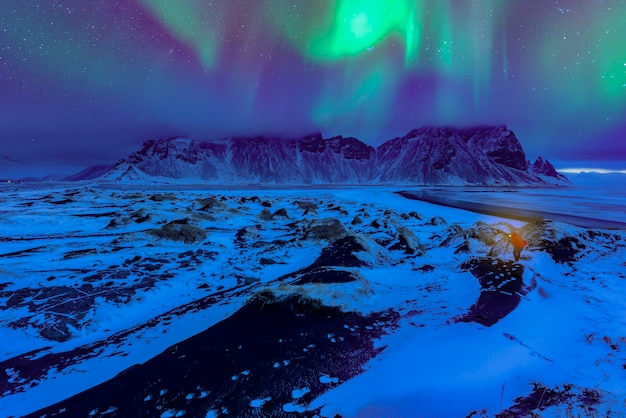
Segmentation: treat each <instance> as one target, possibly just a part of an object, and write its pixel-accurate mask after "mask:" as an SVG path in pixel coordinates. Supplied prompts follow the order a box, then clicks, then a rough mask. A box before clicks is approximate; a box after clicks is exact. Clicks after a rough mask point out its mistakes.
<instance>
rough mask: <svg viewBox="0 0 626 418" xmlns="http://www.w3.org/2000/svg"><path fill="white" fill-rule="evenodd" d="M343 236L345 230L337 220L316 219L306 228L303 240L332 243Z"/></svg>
mask: <svg viewBox="0 0 626 418" xmlns="http://www.w3.org/2000/svg"><path fill="white" fill-rule="evenodd" d="M345 234H346V229H345V228H344V226H343V225H342V224H341V222H339V220H338V219H335V218H327V219H316V220H314V221H312V222H311V223H310V224H309V225H308V226H307V227H306V231H305V234H304V238H305V239H322V240H328V241H332V240H335V239H337V238H340V237H343V236H344V235H345Z"/></svg>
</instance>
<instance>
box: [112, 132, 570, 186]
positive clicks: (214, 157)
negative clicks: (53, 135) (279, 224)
mask: <svg viewBox="0 0 626 418" xmlns="http://www.w3.org/2000/svg"><path fill="white" fill-rule="evenodd" d="M537 161H538V162H536V163H535V164H534V165H532V166H530V165H529V163H527V161H526V155H525V153H524V150H523V149H522V146H521V144H520V142H519V141H518V139H517V137H516V136H515V134H514V133H513V132H512V131H511V130H509V129H507V127H506V126H496V127H493V126H488V127H474V128H467V129H457V128H451V127H426V128H420V129H414V130H412V131H411V132H409V133H408V134H407V135H405V136H403V137H400V138H394V139H391V140H389V141H387V142H385V143H384V144H382V145H381V146H380V147H378V149H375V148H373V147H371V146H369V145H367V144H365V143H363V142H361V141H359V140H358V139H356V138H344V137H342V136H336V137H332V138H329V139H324V138H323V137H322V135H321V134H319V133H318V134H313V135H308V136H304V137H301V138H295V139H294V138H290V139H284V138H277V137H264V136H255V137H237V138H230V139H227V140H225V141H222V142H197V141H194V140H192V139H188V138H168V139H162V140H150V141H147V142H145V143H144V144H143V145H142V147H141V148H140V149H139V150H138V151H136V152H134V153H132V154H131V155H130V156H129V157H128V158H126V159H124V160H121V161H119V162H118V163H117V164H116V165H115V166H114V167H113V169H112V170H111V171H109V172H108V173H106V174H105V175H104V176H102V177H101V178H100V179H101V180H104V181H116V182H118V181H130V182H132V181H134V179H141V180H142V181H145V180H146V176H148V177H153V178H155V180H158V179H159V178H160V179H167V180H171V179H180V180H183V179H184V180H185V181H187V180H195V181H202V182H209V183H220V184H246V183H247V184H249V183H268V184H380V183H383V184H388V183H396V184H398V183H399V184H419V185H422V184H424V185H545V184H566V183H568V181H567V179H566V178H565V177H564V176H562V175H559V174H558V173H557V174H556V175H554V174H553V173H556V171H555V170H554V167H552V165H550V163H549V162H548V161H543V160H541V159H539V160H537ZM552 172H553V173H552Z"/></svg>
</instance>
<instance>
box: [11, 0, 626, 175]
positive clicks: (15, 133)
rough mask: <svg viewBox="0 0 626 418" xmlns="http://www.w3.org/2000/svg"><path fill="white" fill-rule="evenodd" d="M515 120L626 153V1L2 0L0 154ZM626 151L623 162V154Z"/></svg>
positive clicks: (85, 152)
mask: <svg viewBox="0 0 626 418" xmlns="http://www.w3.org/2000/svg"><path fill="white" fill-rule="evenodd" d="M478 124H507V125H508V126H509V127H510V128H511V129H513V130H514V131H515V133H516V134H517V136H518V138H519V139H520V141H521V142H522V145H523V146H524V148H525V150H526V152H527V154H528V157H529V158H532V159H534V158H535V157H536V156H538V155H542V156H543V157H544V158H548V159H550V160H552V161H562V162H563V164H566V165H567V164H573V163H574V162H578V161H585V162H587V163H591V164H596V165H602V164H607V165H612V166H620V167H619V168H626V0H584V1H583V0H570V1H566V0H560V1H553V0H473V1H471V0H334V1H331V0H314V1H313V0H299V1H287V0H46V1H24V0H2V2H1V3H0V155H8V156H10V157H11V158H16V159H22V160H27V161H30V162H34V163H48V164H66V165H75V166H83V167H85V166H89V165H94V164H104V163H112V162H114V161H116V160H117V159H119V158H122V157H125V156H126V155H127V154H128V153H130V152H132V151H134V150H135V149H137V147H138V146H139V145H140V144H141V143H142V142H143V141H144V140H146V139H155V138H163V137H169V136H174V135H183V136H190V137H193V138H195V139H198V140H215V139H219V138H223V137H227V136H233V135H252V134H273V135H281V136H291V135H302V134H307V133H311V132H317V131H321V132H322V133H323V134H324V136H325V137H330V136H332V135H338V134H342V135H344V136H355V137H357V138H359V139H361V140H363V141H365V142H367V143H369V144H371V145H374V146H376V145H379V144H380V143H382V142H384V141H386V140H388V139H390V138H393V137H395V136H401V135H404V134H406V133H407V132H408V131H409V130H410V129H412V128H415V127H420V126H424V125H455V126H468V125H478ZM622 166H624V167H622Z"/></svg>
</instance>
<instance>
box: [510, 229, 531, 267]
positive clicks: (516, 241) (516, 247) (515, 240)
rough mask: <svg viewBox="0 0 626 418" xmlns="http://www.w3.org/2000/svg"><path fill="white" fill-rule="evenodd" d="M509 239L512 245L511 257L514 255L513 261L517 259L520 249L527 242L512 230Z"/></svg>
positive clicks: (520, 252)
mask: <svg viewBox="0 0 626 418" xmlns="http://www.w3.org/2000/svg"><path fill="white" fill-rule="evenodd" d="M509 241H510V242H511V244H512V245H513V257H515V261H519V257H520V255H521V254H522V250H523V249H524V247H525V246H526V244H528V243H527V242H526V240H525V239H524V238H522V237H520V235H519V234H518V233H517V231H513V233H512V234H511V235H509Z"/></svg>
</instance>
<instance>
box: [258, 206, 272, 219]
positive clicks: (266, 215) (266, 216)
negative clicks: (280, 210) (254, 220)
mask: <svg viewBox="0 0 626 418" xmlns="http://www.w3.org/2000/svg"><path fill="white" fill-rule="evenodd" d="M259 219H260V220H262V221H272V220H274V215H272V212H270V211H269V209H267V208H264V209H263V210H262V211H261V213H259Z"/></svg>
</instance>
